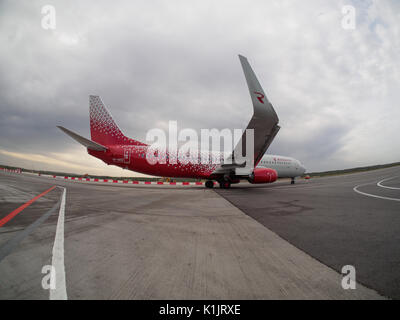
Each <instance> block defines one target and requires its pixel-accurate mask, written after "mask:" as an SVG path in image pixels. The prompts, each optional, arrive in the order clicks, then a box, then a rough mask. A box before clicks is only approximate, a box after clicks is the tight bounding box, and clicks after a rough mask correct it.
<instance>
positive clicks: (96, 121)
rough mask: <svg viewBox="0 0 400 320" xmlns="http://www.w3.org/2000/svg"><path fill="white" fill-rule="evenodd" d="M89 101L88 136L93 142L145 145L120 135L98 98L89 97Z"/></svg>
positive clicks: (118, 129) (120, 132)
mask: <svg viewBox="0 0 400 320" xmlns="http://www.w3.org/2000/svg"><path fill="white" fill-rule="evenodd" d="M89 100H90V103H89V115H90V134H91V137H92V140H93V141H96V142H98V143H100V144H102V145H115V144H119V145H136V146H145V145H146V144H144V143H142V142H139V141H136V140H133V139H130V138H128V137H126V136H125V135H124V134H123V133H122V131H121V130H120V128H119V127H118V126H117V124H116V123H115V121H114V119H113V118H112V116H111V114H110V112H109V111H108V110H107V108H106V106H105V105H104V103H103V101H101V98H100V97H99V96H90V99H89Z"/></svg>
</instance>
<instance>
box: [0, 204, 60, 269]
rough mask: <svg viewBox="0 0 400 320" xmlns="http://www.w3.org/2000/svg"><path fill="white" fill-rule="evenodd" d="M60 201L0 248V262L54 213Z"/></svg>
mask: <svg viewBox="0 0 400 320" xmlns="http://www.w3.org/2000/svg"><path fill="white" fill-rule="evenodd" d="M59 204H60V201H58V202H57V203H56V204H55V205H54V206H53V208H51V209H50V210H49V211H47V212H46V213H45V214H43V215H42V216H41V217H40V218H39V219H37V220H36V221H35V222H33V223H31V224H30V225H29V226H28V227H27V228H26V229H24V230H23V231H21V232H19V233H18V234H17V235H16V236H14V237H13V238H11V239H10V240H8V241H7V242H6V243H5V244H4V245H3V246H1V247H0V262H1V261H2V260H3V259H4V258H5V257H6V256H8V255H9V254H10V253H11V252H12V250H13V249H14V248H15V247H16V246H17V245H18V244H19V243H20V242H21V241H22V240H24V239H25V238H26V237H27V236H29V235H30V234H31V233H32V232H33V231H35V229H36V228H37V227H38V226H40V225H41V224H42V223H43V222H45V221H46V220H47V219H48V218H49V217H50V216H51V215H52V214H53V213H54V211H56V209H57V207H58V205H59Z"/></svg>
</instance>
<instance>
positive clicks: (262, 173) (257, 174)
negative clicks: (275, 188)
mask: <svg viewBox="0 0 400 320" xmlns="http://www.w3.org/2000/svg"><path fill="white" fill-rule="evenodd" d="M277 179H278V173H277V172H276V170H274V169H268V168H256V169H254V171H253V172H252V174H250V176H249V178H248V180H249V182H250V183H253V184H261V183H272V182H275V181H276V180H277Z"/></svg>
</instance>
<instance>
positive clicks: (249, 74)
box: [213, 55, 280, 174]
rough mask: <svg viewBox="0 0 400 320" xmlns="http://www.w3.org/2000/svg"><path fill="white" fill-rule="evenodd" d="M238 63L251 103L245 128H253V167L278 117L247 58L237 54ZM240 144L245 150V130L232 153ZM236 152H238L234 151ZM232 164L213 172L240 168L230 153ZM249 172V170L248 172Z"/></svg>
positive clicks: (269, 140)
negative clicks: (249, 118) (251, 109)
mask: <svg viewBox="0 0 400 320" xmlns="http://www.w3.org/2000/svg"><path fill="white" fill-rule="evenodd" d="M239 59H240V63H241V64H242V68H243V72H244V75H245V77H246V82H247V86H248V87H249V91H250V96H251V100H252V103H253V109H254V114H253V117H252V118H251V120H250V122H249V124H248V125H247V128H246V129H253V130H254V165H253V168H251V169H254V167H256V166H257V164H258V163H259V162H260V160H261V158H262V157H263V156H264V154H265V152H266V151H267V149H268V147H269V146H270V144H271V143H272V141H273V140H274V138H275V136H276V134H277V133H278V131H279V129H280V127H279V125H278V123H279V118H278V116H277V114H276V112H275V110H274V107H273V106H272V104H271V103H270V102H269V100H268V98H267V96H266V94H265V92H264V90H263V88H262V87H261V85H260V83H259V82H258V80H257V77H256V75H255V74H254V71H253V69H252V68H251V66H250V64H249V62H248V61H247V58H245V57H243V56H241V55H239ZM240 144H241V145H242V149H241V150H243V153H245V152H246V132H244V133H243V135H242V137H241V139H240V140H239V142H238V144H237V145H236V147H235V149H234V154H235V153H236V152H238V150H240ZM236 154H238V153H236ZM231 160H232V161H231V163H232V164H222V165H221V166H220V167H218V168H217V169H216V170H215V171H214V172H213V174H225V173H229V172H231V171H232V166H233V167H235V168H242V167H243V164H236V162H235V159H234V155H233V154H232V155H231ZM249 173H251V172H249Z"/></svg>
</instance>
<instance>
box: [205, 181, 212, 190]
mask: <svg viewBox="0 0 400 320" xmlns="http://www.w3.org/2000/svg"><path fill="white" fill-rule="evenodd" d="M206 188H208V189H212V188H214V181H212V180H208V181H206Z"/></svg>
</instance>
